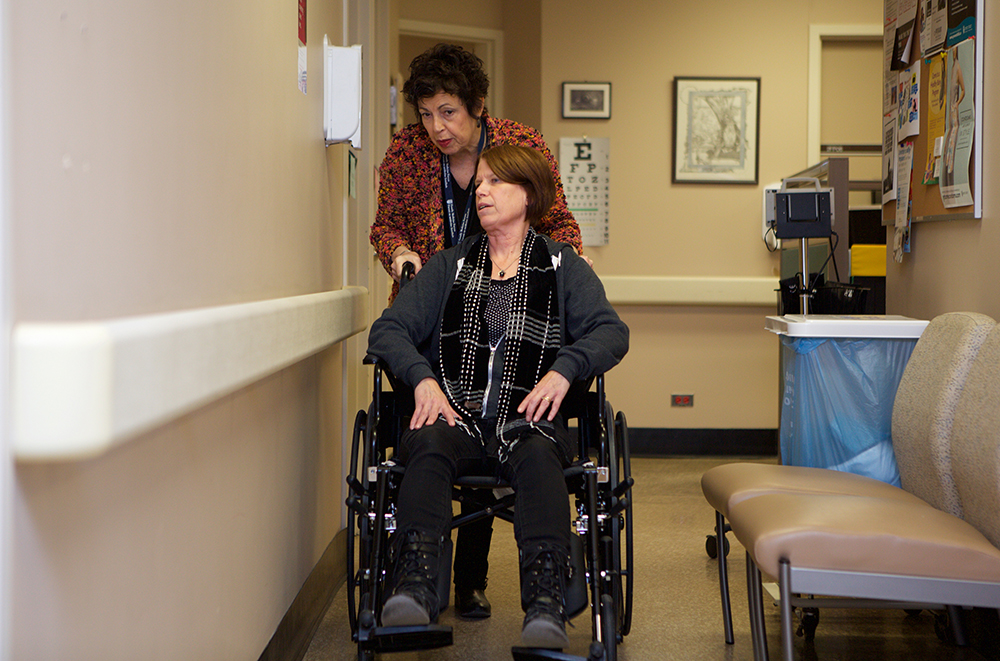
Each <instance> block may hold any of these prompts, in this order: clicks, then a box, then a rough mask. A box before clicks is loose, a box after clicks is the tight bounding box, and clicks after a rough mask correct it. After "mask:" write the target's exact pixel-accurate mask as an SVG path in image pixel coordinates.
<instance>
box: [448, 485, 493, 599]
mask: <svg viewBox="0 0 1000 661" xmlns="http://www.w3.org/2000/svg"><path fill="white" fill-rule="evenodd" d="M477 492H478V493H477ZM473 494H475V495H473ZM484 499H485V500H487V501H495V500H496V499H495V498H493V494H492V493H487V492H486V490H485V489H470V488H463V489H462V504H461V506H462V514H472V513H474V512H478V511H479V510H480V509H482V505H481V503H482V502H484ZM492 539H493V517H492V516H487V517H485V518H482V519H479V520H478V521H473V522H472V523H467V524H465V525H464V526H462V527H461V528H459V529H458V530H457V531H456V535H455V568H454V570H453V571H452V577H453V578H454V581H455V589H456V590H485V589H486V575H487V574H488V573H489V571H490V541H491V540H492Z"/></svg>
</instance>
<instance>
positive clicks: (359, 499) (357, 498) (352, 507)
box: [345, 411, 368, 632]
mask: <svg viewBox="0 0 1000 661" xmlns="http://www.w3.org/2000/svg"><path fill="white" fill-rule="evenodd" d="M367 422H368V414H367V412H365V411H358V415H357V416H356V417H355V418H354V434H353V436H352V441H351V442H352V445H351V466H350V475H349V476H348V480H347V483H348V486H349V487H350V489H351V493H350V495H349V496H348V499H347V548H346V558H345V559H346V561H347V565H346V569H347V619H348V621H349V622H350V624H351V631H352V632H353V631H357V629H358V610H357V602H356V601H355V591H356V590H357V588H358V583H359V581H358V577H357V575H356V574H355V573H354V546H355V544H354V537H355V534H356V532H355V530H354V524H355V518H356V517H357V519H358V526H359V528H360V526H361V520H362V519H364V517H363V516H362V515H361V513H362V512H364V511H365V509H366V507H365V500H366V498H365V497H364V493H363V489H362V492H361V493H358V485H360V484H361V483H360V482H359V481H358V480H357V469H358V450H359V448H360V447H361V443H362V442H363V441H364V436H365V426H366V424H367Z"/></svg>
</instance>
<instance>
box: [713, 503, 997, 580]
mask: <svg viewBox="0 0 1000 661" xmlns="http://www.w3.org/2000/svg"><path fill="white" fill-rule="evenodd" d="M900 491H901V490H900ZM904 493H905V492H904ZM732 514H733V518H732V519H731V525H732V527H733V534H735V535H736V538H737V539H738V540H740V542H741V543H742V544H743V545H744V546H745V547H746V548H747V550H748V551H749V552H750V555H752V556H753V558H754V560H755V562H756V563H757V566H758V567H759V568H760V570H761V571H762V572H764V573H766V574H769V575H770V576H775V577H776V576H778V574H779V571H780V568H779V561H780V560H782V559H785V560H787V561H789V562H790V563H791V565H792V566H793V567H797V568H809V569H827V570H834V571H848V572H853V571H857V569H858V568H859V567H863V568H864V571H865V572H868V573H872V574H894V575H901V576H921V577H925V578H941V579H947V580H968V581H993V582H1000V549H998V548H997V547H995V546H993V544H991V543H990V541H989V540H988V539H987V538H986V537H985V536H984V535H983V534H982V533H981V532H979V531H978V530H976V528H974V527H973V526H971V525H969V524H968V523H966V522H965V521H963V520H962V519H959V518H957V517H955V516H953V515H951V514H948V513H946V512H942V511H941V510H939V509H936V508H933V507H930V506H929V505H928V504H927V503H925V502H923V501H921V500H920V499H916V502H912V501H908V500H906V499H902V500H899V499H880V498H866V497H857V496H843V495H813V494H770V495H766V496H760V497H757V498H752V499H747V500H745V501H743V502H741V503H739V504H737V505H735V506H734V508H733V512H732Z"/></svg>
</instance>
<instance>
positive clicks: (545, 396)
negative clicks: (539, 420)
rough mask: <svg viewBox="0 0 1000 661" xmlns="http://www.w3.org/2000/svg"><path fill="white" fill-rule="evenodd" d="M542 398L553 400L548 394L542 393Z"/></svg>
mask: <svg viewBox="0 0 1000 661" xmlns="http://www.w3.org/2000/svg"><path fill="white" fill-rule="evenodd" d="M542 399H544V400H545V401H546V402H547V401H549V400H551V399H552V398H551V397H549V396H548V395H542Z"/></svg>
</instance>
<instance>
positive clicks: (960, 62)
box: [941, 39, 976, 208]
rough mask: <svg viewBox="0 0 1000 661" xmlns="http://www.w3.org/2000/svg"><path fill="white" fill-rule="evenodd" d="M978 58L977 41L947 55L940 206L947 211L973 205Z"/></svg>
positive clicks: (963, 45)
mask: <svg viewBox="0 0 1000 661" xmlns="http://www.w3.org/2000/svg"><path fill="white" fill-rule="evenodd" d="M975 58H976V50H975V40H974V39H968V40H966V41H963V42H962V43H960V44H959V45H958V46H956V47H954V48H952V49H950V50H949V51H948V52H947V60H948V64H947V67H946V69H945V76H946V78H945V80H946V84H947V86H948V89H947V97H948V101H947V107H946V108H945V124H946V129H945V138H944V154H943V156H942V163H941V202H942V204H944V206H945V207H947V208H954V207H964V206H968V205H970V204H972V203H973V199H972V187H971V185H970V184H969V160H970V159H971V158H972V139H973V135H974V133H975V128H976V107H975V82H974V81H975V80H976V76H975V70H974V67H975Z"/></svg>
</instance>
